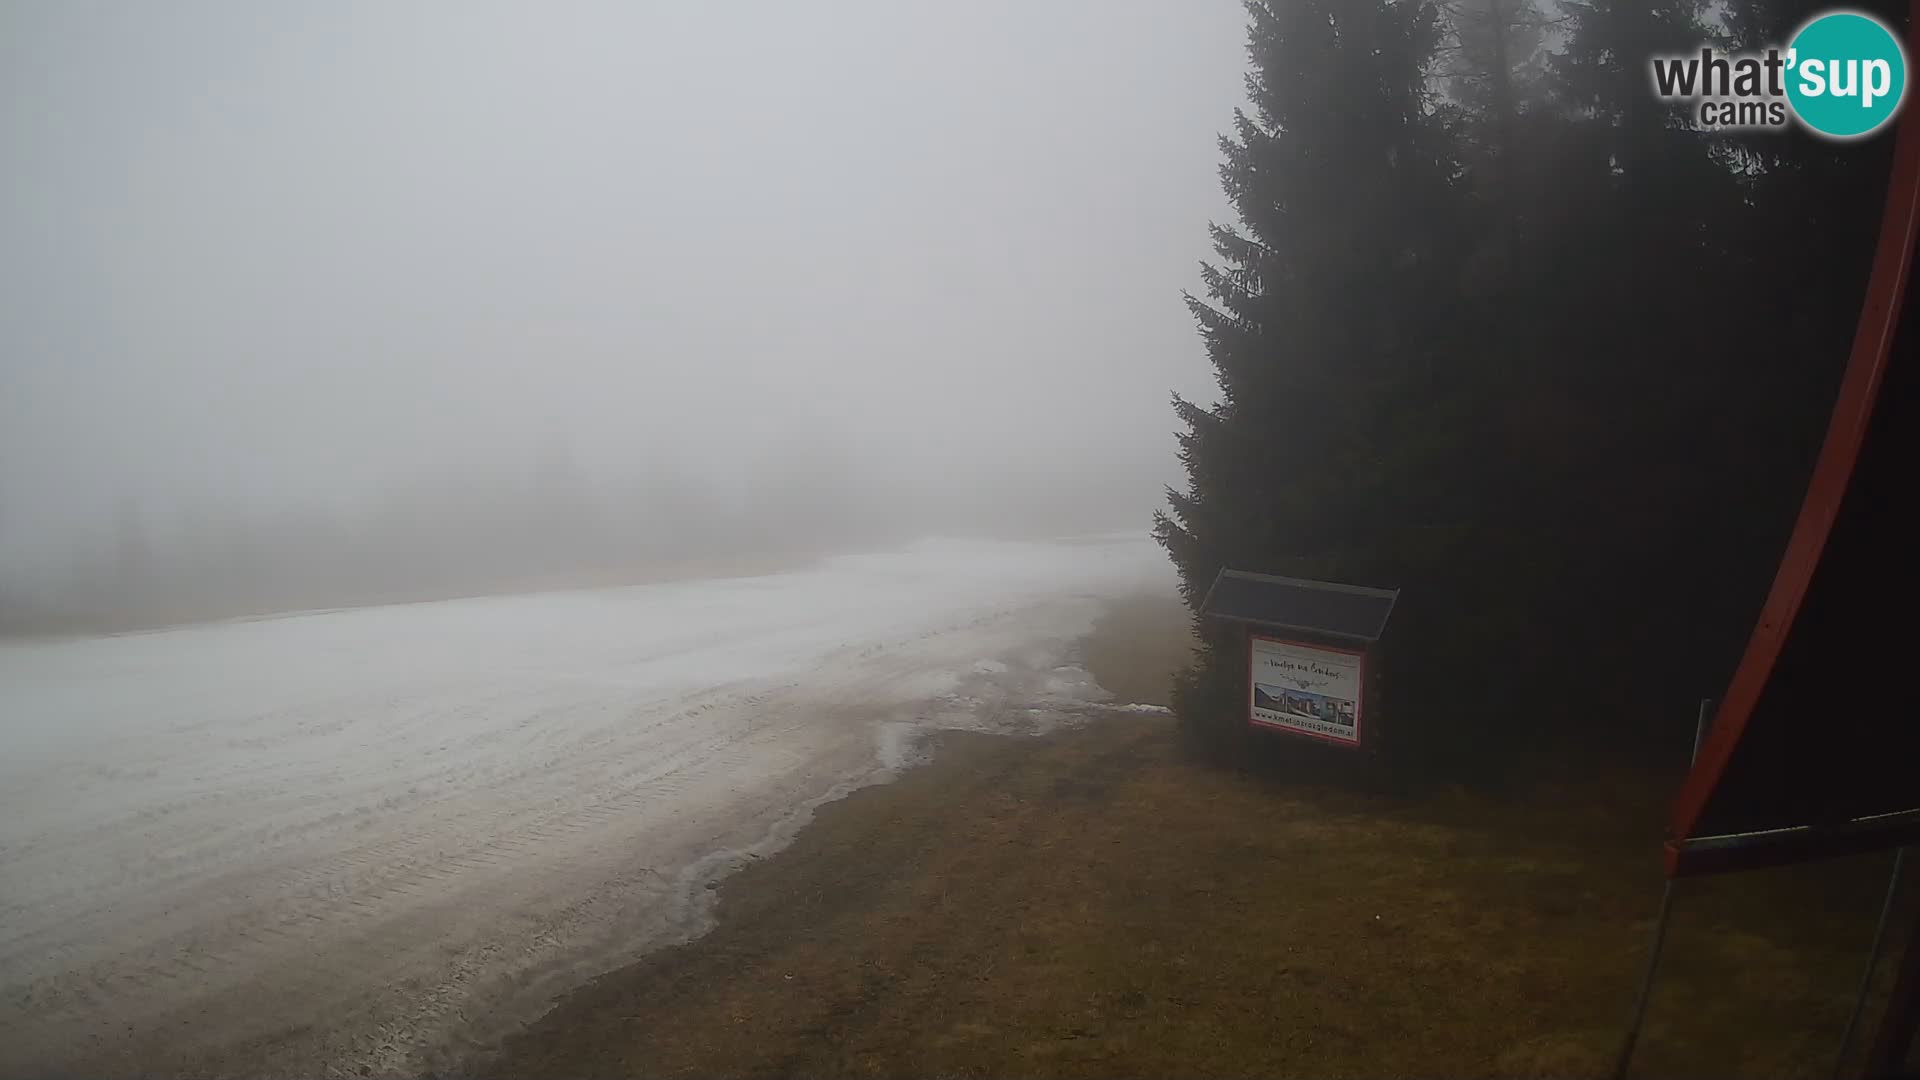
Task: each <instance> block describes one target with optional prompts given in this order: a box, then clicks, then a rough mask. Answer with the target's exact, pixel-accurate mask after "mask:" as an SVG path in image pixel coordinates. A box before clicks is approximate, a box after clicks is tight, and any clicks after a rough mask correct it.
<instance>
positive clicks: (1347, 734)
mask: <svg viewBox="0 0 1920 1080" xmlns="http://www.w3.org/2000/svg"><path fill="white" fill-rule="evenodd" d="M1251 643H1252V657H1251V659H1252V663H1251V664H1250V665H1249V668H1250V671H1251V682H1252V686H1250V687H1249V688H1248V694H1247V700H1248V706H1249V709H1250V715H1249V719H1250V720H1251V721H1252V722H1253V723H1254V724H1257V725H1259V726H1261V727H1266V728H1275V729H1279V730H1282V731H1291V732H1294V733H1296V734H1300V735H1307V736H1311V737H1313V738H1316V739H1323V740H1325V741H1327V742H1331V743H1336V744H1339V745H1342V746H1351V747H1358V746H1359V745H1360V724H1361V716H1360V700H1361V696H1360V690H1361V687H1362V686H1364V685H1365V680H1364V675H1365V668H1366V658H1365V656H1364V655H1363V654H1361V653H1360V652H1357V651H1351V650H1347V649H1336V648H1330V647H1328V646H1325V645H1308V644H1305V643H1302V642H1298V641H1285V640H1282V639H1280V638H1272V637H1265V636H1263V635H1260V634H1254V635H1252V638H1251Z"/></svg>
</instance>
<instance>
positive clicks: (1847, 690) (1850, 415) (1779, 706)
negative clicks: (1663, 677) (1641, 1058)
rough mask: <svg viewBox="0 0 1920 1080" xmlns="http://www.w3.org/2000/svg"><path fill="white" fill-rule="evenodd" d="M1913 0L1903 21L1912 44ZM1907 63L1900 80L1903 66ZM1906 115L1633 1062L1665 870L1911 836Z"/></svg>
mask: <svg viewBox="0 0 1920 1080" xmlns="http://www.w3.org/2000/svg"><path fill="white" fill-rule="evenodd" d="M1917 33H1920V0H1914V2H1913V3H1912V5H1911V10H1910V14H1909V18H1908V39H1909V44H1908V49H1907V53H1908V56H1909V57H1912V56H1915V55H1920V49H1916V48H1915V47H1914V46H1915V44H1916V42H1915V37H1916V34H1917ZM1907 74H1908V77H1909V78H1911V77H1912V74H1913V73H1912V72H1911V71H1909V72H1908V73H1907ZM1916 239H1920V114H1916V112H1915V110H1914V108H1913V107H1912V103H1911V102H1909V103H1908V107H1907V109H1906V112H1905V113H1904V114H1903V115H1902V117H1901V119H1900V120H1899V122H1898V133H1897V135H1896V142H1895V147H1894V155H1893V167H1892V172H1891V174H1890V176H1889V178H1888V185H1887V201H1886V208H1885V211H1884V213H1883V215H1882V217H1881V227H1880V237H1879V241H1878V245H1877V247H1876V250H1875V254H1874V261H1873V266H1872V270H1871V274H1870V276H1869V278H1868V282H1867V291H1866V296H1865V298H1864V301H1863V303H1862V305H1861V311H1860V323H1859V327H1858V329H1857V330H1856V332H1855V336H1854V341H1853V350H1852V353H1851V354H1850V356H1849V357H1848V361H1847V368H1846V373H1845V375H1844V376H1843V378H1842V381H1841V384H1840V392H1839V395H1838V398H1837V400H1836V402H1835V404H1834V408H1833V416H1832V419H1831V420H1830V422H1829V424H1828V427H1827V435H1826V441H1825V443H1824V444H1823V445H1822V446H1821V449H1820V456H1819V458H1818V459H1817V460H1816V462H1815V465H1814V470H1813V475H1812V478H1811V480H1810V481H1809V483H1808V486H1807V494H1806V498H1805V500H1804V501H1803V503H1802V505H1801V509H1800V516H1799V518H1798V519H1797V521H1796V522H1795V525H1794V530H1793V534H1792V537H1791V539H1790V540H1789V541H1788V544H1787V548H1786V552H1785V554H1784V555H1783V557H1782V558H1781V561H1780V568H1779V571H1778V572H1777V574H1776V575H1775V577H1774V582H1773V587H1772V589H1771V591H1770V592H1769V593H1768V596H1767V599H1766V604H1765V606H1764V607H1763V608H1762V610H1761V614H1760V618H1759V621H1758V623H1757V624H1756V625H1755V627H1754V630H1753V634H1752V636H1751V637H1750V638H1749V639H1748V642H1747V648H1746V652H1745V654H1744V656H1743V657H1742V659H1741V662H1740V666H1739V667H1738V669H1736V671H1735V672H1734V675H1733V678H1732V680H1731V681H1730V682H1729V684H1728V686H1727V690H1726V693H1725V694H1724V696H1723V697H1722V699H1721V701H1720V705H1719V709H1718V712H1717V713H1716V714H1715V716H1714V719H1713V723H1712V726H1711V728H1710V729H1708V734H1707V737H1706V739H1705V741H1704V743H1701V744H1699V745H1698V749H1697V753H1696V755H1695V759H1694V764H1693V768H1692V771H1691V772H1690V773H1689V774H1688V776H1687V778H1686V781H1685V782H1684V783H1683V784H1682V786H1681V788H1680V792H1679V795H1678V797H1677V798H1676V799H1675V801H1674V807H1673V817H1672V820H1671V824H1670V826H1669V829H1668V835H1667V842H1666V853H1665V854H1666V871H1667V876H1668V878H1669V883H1668V889H1667V894H1666V897H1665V898H1664V899H1663V900H1662V902H1661V913H1660V918H1659V919H1658V920H1657V922H1656V928H1655V937H1654V942H1653V947H1652V950H1651V951H1650V954H1649V957H1648V961H1647V970H1646V973H1645V976H1644V978H1643V982H1642V986H1641V997H1640V1002H1639V1006H1638V1009H1639V1011H1638V1012H1637V1013H1636V1015H1635V1019H1634V1021H1633V1023H1632V1025H1631V1027H1630V1028H1629V1031H1628V1033H1627V1038H1626V1041H1625V1043H1624V1045H1623V1047H1622V1051H1621V1056H1620V1058H1619V1060H1618V1063H1617V1065H1616V1069H1615V1075H1616V1076H1624V1075H1625V1074H1626V1070H1627V1067H1628V1064H1629V1062H1630V1059H1631V1056H1632V1052H1633V1044H1634V1040H1635V1038H1636V1037H1637V1035H1638V1032H1639V1026H1640V1018H1641V1017H1642V1016H1643V1015H1644V1010H1645V1007H1646V998H1647V994H1648V991H1649V990H1650V988H1651V985H1652V981H1653V978H1654V971H1655V968H1656V966H1657V964H1658V962H1659V952H1660V945H1661V942H1662V940H1663V937H1664V932H1665V927H1666V914H1667V911H1668V909H1669V907H1670V905H1671V903H1672V897H1673V892H1672V879H1676V878H1683V877H1690V876H1694V875H1700V874H1713V873H1722V872H1727V871H1735V870H1746V869H1753V868H1758V867H1763V866H1773V865H1781V864H1786V863H1795V862H1802V861H1806V860H1811V859H1818V858H1825V857H1830V856H1836V855H1844V854H1850V853H1855V852H1863V851H1872V850H1876V849H1885V848H1905V847H1906V846H1908V845H1913V844H1916V843H1920V717H1916V715H1915V708H1914V700H1915V689H1916V681H1917V679H1920V668H1917V667H1916V665H1915V663H1914V659H1915V658H1914V656H1913V653H1912V648H1911V643H1912V642H1913V641H1914V640H1915V637H1916V635H1915V634H1914V633H1913V630H1912V619H1913V615H1914V612H1915V611H1916V610H1920V594H1917V591H1916V588H1915V581H1916V577H1917V576H1920V575H1916V574H1915V572H1914V560H1915V557H1916V555H1917V554H1920V542H1917V541H1920V537H1916V534H1915V530H1914V528H1913V525H1912V522H1913V520H1914V515H1913V513H1912V511H1911V509H1910V508H1909V504H1911V503H1912V502H1913V499H1914V495H1915V493H1916V491H1920V484H1916V483H1915V477H1914V471H1913V467H1914V466H1915V465H1916V464H1920V414H1916V410H1915V405H1916V402H1920V387H1917V386H1916V382H1917V381H1920V364H1916V360H1920V288H1916V277H1915V273H1914V262H1915V258H1916V250H1915V245H1916ZM1905 861H1908V860H1906V858H1905V855H1904V853H1903V855H1902V857H1900V858H1897V859H1896V860H1895V862H1894V869H1893V880H1892V882H1891V883H1890V884H1889V886H1888V895H1887V900H1886V904H1885V907H1884V909H1883V911H1882V915H1881V924H1880V929H1879V930H1878V931H1877V932H1876V934H1875V938H1874V942H1873V947H1872V949H1871V951H1870V953H1869V958H1868V963H1867V969H1866V974H1865V975H1864V976H1863V977H1862V980H1861V988H1860V993H1859V1000H1858V1001H1857V1002H1856V1005H1855V1009H1854V1015H1853V1017H1852V1018H1851V1019H1850V1020H1849V1021H1848V1024H1847V1029H1846V1033H1845V1034H1844V1035H1843V1036H1842V1038H1841V1048H1840V1060H1839V1062H1838V1063H1837V1064H1836V1067H1835V1076H1839V1075H1841V1073H1840V1069H1842V1068H1843V1067H1844V1066H1845V1064H1846V1061H1847V1058H1848V1053H1847V1051H1848V1047H1849V1044H1850V1042H1851V1036H1852V1034H1853V1031H1854V1025H1855V1023H1856V1022H1857V1021H1858V1020H1859V1018H1860V1016H1861V1014H1862V1012H1863V1010H1864V1007H1865V1003H1866V999H1867V995H1868V990H1869V988H1870V986H1871V983H1872V977H1873V971H1874V963H1875V961H1876V960H1877V959H1878V955H1879V952H1880V948H1881V942H1882V940H1883V939H1884V936H1885V932H1886V929H1887V923H1888V918H1889V916H1890V914H1891V913H1892V912H1893V911H1894V898H1895V895H1896V892H1897V890H1898V888H1899V884H1900V872H1901V868H1902V865H1903V863H1904V862H1905ZM1907 939H1908V940H1907V944H1906V947H1905V950H1904V955H1903V956H1902V958H1901V960H1900V961H1899V967H1898V969H1897V974H1896V976H1895V980H1894V985H1893V989H1892V991H1891V993H1890V994H1889V996H1888V1000H1887V1002H1886V1005H1885V1006H1884V1008H1883V1009H1882V1016H1881V1019H1880V1021H1879V1026H1878V1031H1877V1033H1876V1034H1875V1036H1874V1037H1873V1039H1872V1042H1871V1043H1870V1044H1869V1046H1868V1050H1867V1056H1866V1059H1865V1061H1864V1063H1863V1066H1862V1074H1863V1075H1864V1076H1866V1077H1869V1078H1873V1080H1880V1078H1891V1077H1900V1076H1908V1075H1915V1074H1912V1073H1909V1072H1908V1071H1906V1062H1907V1060H1908V1058H1909V1055H1910V1054H1911V1052H1912V1048H1913V1045H1914V1041H1915V1037H1916V1034H1920V922H1916V924H1915V925H1914V926H1913V927H1912V929H1911V930H1910V931H1909V932H1908V934H1907Z"/></svg>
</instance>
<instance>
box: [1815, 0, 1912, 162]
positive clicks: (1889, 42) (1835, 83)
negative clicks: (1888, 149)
mask: <svg viewBox="0 0 1920 1080" xmlns="http://www.w3.org/2000/svg"><path fill="white" fill-rule="evenodd" d="M1787 63H1788V67H1787V102H1788V104H1790V105H1792V106H1793V112H1794V115H1795V116H1798V117H1799V118H1800V122H1801V123H1803V124H1805V125H1806V126H1807V127H1808V128H1810V129H1812V130H1813V131H1814V132H1815V133H1816V134H1820V135H1825V136H1827V137H1828V138H1832V139H1857V138H1860V137H1862V136H1865V135H1871V134H1873V133H1874V132H1876V131H1878V130H1880V128H1881V126H1882V125H1884V124H1886V122H1887V121H1889V120H1892V119H1893V116H1894V114H1895V113H1897V112H1899V111H1900V102H1901V101H1902V100H1903V99H1905V97H1906V96H1907V54H1906V51H1905V50H1904V49H1902V48H1901V47H1900V39H1899V38H1898V37H1896V36H1894V33H1893V31H1891V30H1889V29H1887V27H1886V25H1885V24H1884V23H1882V22H1881V21H1880V20H1879V19H1876V18H1874V17H1873V16H1871V15H1863V14H1860V13H1858V12H1853V11H1832V12H1828V13H1827V14H1825V15H1821V16H1818V17H1816V18H1814V19H1813V20H1812V21H1810V22H1808V23H1807V24H1806V25H1805V26H1802V27H1801V28H1800V32H1799V33H1798V34H1795V35H1794V37H1793V40H1792V41H1791V42H1788V43H1787Z"/></svg>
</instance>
